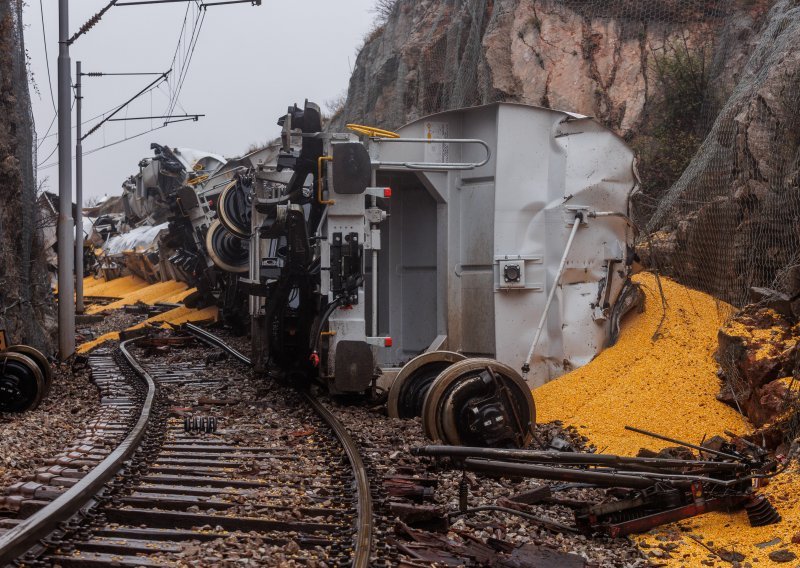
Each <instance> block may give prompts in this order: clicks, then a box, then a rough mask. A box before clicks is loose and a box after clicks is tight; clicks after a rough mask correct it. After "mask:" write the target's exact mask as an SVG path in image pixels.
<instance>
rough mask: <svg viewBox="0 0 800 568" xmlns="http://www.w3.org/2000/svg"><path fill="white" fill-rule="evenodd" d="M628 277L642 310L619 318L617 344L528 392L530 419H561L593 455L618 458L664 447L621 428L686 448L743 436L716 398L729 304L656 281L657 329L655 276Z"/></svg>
mask: <svg viewBox="0 0 800 568" xmlns="http://www.w3.org/2000/svg"><path fill="white" fill-rule="evenodd" d="M634 280H635V281H636V282H638V283H639V284H641V285H642V288H643V290H644V292H645V295H646V300H645V310H644V312H643V313H632V314H629V315H628V316H627V317H626V319H625V320H624V321H623V324H622V332H621V334H620V338H619V341H618V342H617V344H616V345H614V346H613V347H610V348H608V349H606V350H604V351H603V352H601V353H600V354H599V355H598V356H597V357H596V358H595V359H594V360H593V361H592V362H590V363H589V364H588V365H585V366H583V367H581V368H580V369H577V370H575V371H572V372H571V373H569V374H567V375H565V376H563V377H561V378H559V379H556V380H555V381H552V382H550V383H547V384H546V385H544V386H542V387H540V388H538V389H536V390H535V391H534V393H533V397H534V400H535V401H536V411H537V420H538V421H540V422H548V421H551V420H562V421H564V422H565V423H566V424H571V425H573V426H576V427H577V428H578V429H579V431H580V432H581V433H582V434H584V435H586V436H588V437H589V439H590V440H591V441H592V442H593V443H594V444H595V445H596V446H597V448H598V449H599V450H602V451H604V452H607V453H616V454H624V455H635V454H636V453H637V452H638V451H639V449H640V448H648V449H651V450H658V449H660V448H662V447H664V445H665V444H664V443H663V442H661V441H659V440H654V439H651V438H647V437H645V436H641V435H638V434H634V433H632V432H628V431H626V430H624V426H625V425H631V426H637V427H639V428H644V429H647V430H652V431H655V432H658V433H659V434H663V435H666V436H670V437H673V438H679V439H682V440H686V441H688V442H693V443H699V442H700V441H701V440H702V439H703V437H704V436H706V437H711V436H713V435H715V434H722V433H723V431H724V430H730V431H732V432H735V433H737V434H738V433H744V432H747V431H748V423H747V421H746V419H745V418H744V417H742V416H741V415H740V414H739V413H737V412H736V411H734V410H733V409H732V408H730V407H728V406H726V405H724V404H722V403H721V402H718V401H717V400H716V398H715V396H716V394H717V393H718V392H719V388H720V381H719V379H718V378H717V375H716V371H717V364H716V363H715V361H714V358H713V355H714V351H715V350H716V347H717V330H718V329H719V327H720V325H721V324H722V323H723V322H724V320H725V318H726V317H727V316H728V315H729V314H730V312H731V308H730V306H728V305H727V304H721V303H719V302H718V301H717V300H715V299H714V298H712V297H711V296H709V295H707V294H704V293H702V292H698V291H696V290H691V289H689V288H686V287H684V286H681V285H680V284H678V283H677V282H674V281H672V280H669V279H667V278H663V277H662V278H661V284H662V287H663V290H664V295H665V298H666V304H667V306H666V315H665V318H664V321H663V322H662V323H661V327H660V328H659V322H661V318H662V313H663V312H662V307H661V298H660V296H659V293H658V285H657V282H656V279H655V276H654V275H652V274H649V273H643V274H639V275H637V276H636V277H635V278H634ZM656 330H659V337H658V338H657V339H656V340H653V334H654V333H655V332H656Z"/></svg>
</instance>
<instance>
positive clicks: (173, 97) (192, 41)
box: [37, 0, 205, 169]
mask: <svg viewBox="0 0 800 568" xmlns="http://www.w3.org/2000/svg"><path fill="white" fill-rule="evenodd" d="M39 2H40V7H41V6H42V4H43V0H39ZM115 3H116V2H109V5H108V6H107V7H106V8H105V9H104V10H103V12H105V10H107V9H108V8H110V7H111V6H113V5H114V4H115ZM193 4H194V5H195V7H196V9H197V12H196V14H195V17H194V22H193V24H192V32H191V35H190V37H189V41H188V43H186V42H185V36H186V28H187V23H188V21H189V10H190V8H191V6H192V5H193ZM204 20H205V10H202V3H201V2H199V1H198V0H195V1H194V2H193V3H192V2H189V3H187V5H186V11H185V12H184V19H183V24H182V26H181V31H180V32H179V37H178V42H177V44H176V46H175V52H174V53H173V56H172V62H171V64H170V69H169V71H168V72H167V74H168V75H167V76H169V74H171V72H172V71H173V70H174V68H175V62H176V61H178V54H179V53H181V46H182V45H185V54H184V55H183V57H182V58H181V59H182V61H181V64H180V71H179V73H178V80H177V81H176V82H175V88H174V90H173V89H172V84H171V82H170V81H168V80H163V81H160V82H158V83H157V84H155V85H151V86H148V87H147V88H146V89H145V90H143V91H142V92H140V93H139V94H138V95H137V96H136V97H135V98H138V97H139V96H141V95H144V94H146V93H148V92H150V93H151V96H152V91H153V90H154V89H156V88H158V89H159V90H161V89H160V86H161V82H166V83H167V86H168V87H169V90H170V93H169V94H165V96H167V98H168V103H167V109H168V110H167V112H165V114H172V112H174V109H175V106H176V105H177V106H179V107H181V108H183V105H181V104H180V101H179V100H178V97H179V96H180V92H181V90H182V88H183V84H184V82H185V80H186V76H187V75H188V72H189V67H190V65H191V61H192V58H193V56H194V52H195V48H196V47H197V41H198V39H199V37H200V31H201V30H202V27H203V22H204ZM42 34H43V36H44V13H43V12H42ZM45 54H47V48H46V41H45ZM47 67H48V77H47V78H48V82H49V84H50V97H51V102H52V103H53V108H54V109H56V105H55V97H54V95H53V91H52V80H51V78H50V73H49V59H48V61H47ZM162 94H164V93H163V92H162ZM135 98H134V99H131V100H129V101H127V102H125V103H122V104H120V105H117V106H115V107H113V108H111V109H109V110H107V111H105V112H103V113H101V114H98V115H95V116H93V117H92V118H89V119H87V120H85V121H81V125H85V124H87V123H89V122H92V121H93V120H96V119H98V118H101V117H102V118H104V119H105V118H106V117H107V116H109V115H113V114H116V113H118V112H119V111H120V110H122V109H123V108H125V107H127V106H128V105H129V104H130V103H131V102H133V100H135ZM74 106H75V99H74V98H73V101H72V107H74ZM57 117H58V114H56V115H55V116H54V117H53V120H52V121H51V123H50V126H49V127H48V129H47V131H46V133H45V136H43V137H42V138H40V139H39V145H38V146H37V150H38V149H39V148H41V146H42V144H43V143H44V141H45V140H46V139H47V138H51V137H53V136H56V135H57V134H58V133H57V132H56V133H52V134H51V133H50V130H51V128H52V126H53V124H54V123H55V119H56V118H57ZM104 122H105V120H104ZM169 124H172V122H166V123H164V124H162V125H160V126H157V127H154V128H150V129H148V130H145V131H143V132H140V133H138V134H133V135H131V136H125V137H123V138H122V139H120V140H116V141H114V142H109V143H107V144H103V145H102V146H98V147H97V148H93V149H90V150H87V151H85V152H83V155H84V156H87V155H90V154H93V153H94V152H98V151H100V150H103V149H104V148H108V147H111V146H115V145H117V144H121V143H123V142H126V141H128V140H132V139H134V138H138V137H140V136H144V135H145V134H149V133H150V132H153V131H155V130H160V129H162V128H165V127H166V126H168V125H169ZM98 126H99V125H98ZM76 127H77V126H73V127H72V128H73V129H75V128H76ZM90 132H93V130H92V131H90ZM87 136H88V134H87ZM57 150H58V144H56V145H55V147H54V148H53V151H52V152H50V154H48V155H47V157H46V158H45V159H44V160H42V161H41V164H42V165H38V166H37V169H46V168H50V167H54V166H56V165H58V162H57V161H56V162H51V163H46V162H47V160H48V159H50V158H51V157H52V156H53V154H55V152H56V151H57Z"/></svg>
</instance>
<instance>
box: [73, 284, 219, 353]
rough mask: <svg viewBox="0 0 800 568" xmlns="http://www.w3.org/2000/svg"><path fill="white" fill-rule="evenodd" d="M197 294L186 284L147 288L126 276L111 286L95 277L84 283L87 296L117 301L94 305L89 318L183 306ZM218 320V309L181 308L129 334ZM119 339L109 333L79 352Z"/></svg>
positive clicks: (158, 316) (137, 327)
mask: <svg viewBox="0 0 800 568" xmlns="http://www.w3.org/2000/svg"><path fill="white" fill-rule="evenodd" d="M196 290H197V289H196V288H187V286H186V284H185V283H184V282H177V281H175V280H168V281H166V282H156V283H155V284H148V283H147V282H145V281H144V280H142V279H141V278H138V277H136V276H124V277H122V278H117V279H115V280H111V281H110V282H105V281H104V280H102V279H99V280H95V279H94V278H92V277H88V278H86V279H85V280H84V294H85V295H86V296H96V297H106V298H118V299H117V300H115V301H114V302H111V303H110V304H106V305H100V304H95V305H92V306H89V307H88V308H87V310H86V312H87V313H89V314H96V313H102V312H110V311H112V310H115V309H119V308H122V307H123V306H129V305H133V304H136V303H144V304H148V305H153V304H156V303H158V302H165V303H169V304H173V303H180V302H182V301H183V300H184V299H185V298H186V297H187V296H188V295H189V294H192V293H193V292H195V291H196ZM216 320H217V308H216V306H210V307H208V308H203V309H200V310H196V309H191V308H187V307H184V306H180V307H177V308H174V309H172V310H169V311H167V312H164V313H162V314H158V315H156V316H153V317H151V318H149V319H147V320H145V321H143V322H140V323H138V324H136V325H134V326H132V327H130V328H128V330H133V329H139V328H142V327H144V326H147V325H159V324H161V325H167V324H172V325H178V324H181V323H185V322H187V321H190V322H198V321H216ZM116 339H119V332H117V331H113V332H109V333H106V334H103V335H101V336H100V337H97V338H95V339H93V340H91V341H87V342H86V343H83V344H81V345H80V346H79V347H78V349H77V352H78V353H87V352H89V351H91V350H92V349H94V348H95V347H97V346H98V345H100V344H102V343H105V342H106V341H111V340H116Z"/></svg>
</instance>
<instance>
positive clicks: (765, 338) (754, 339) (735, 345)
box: [716, 297, 800, 426]
mask: <svg viewBox="0 0 800 568" xmlns="http://www.w3.org/2000/svg"><path fill="white" fill-rule="evenodd" d="M780 302H782V300H781V299H780V298H775V297H771V298H767V299H765V300H762V301H760V302H758V303H754V304H749V305H748V306H746V307H745V308H744V309H743V310H741V311H740V312H739V313H737V314H736V315H735V316H734V317H733V318H731V320H730V321H728V322H727V323H726V324H725V325H724V326H723V327H722V328H721V329H720V330H719V335H718V338H719V349H718V350H717V353H716V359H717V362H718V363H719V364H720V369H721V371H720V374H721V376H722V379H723V386H722V389H721V390H720V394H719V396H718V398H719V400H721V401H722V402H725V403H727V404H729V405H731V406H733V407H734V408H736V409H737V410H739V411H740V412H742V413H743V414H744V415H745V416H747V417H748V418H749V419H750V421H751V422H752V423H753V424H754V425H755V426H762V425H764V424H766V423H769V422H772V421H774V420H775V419H776V418H778V417H780V416H781V414H783V413H786V412H787V411H789V410H790V409H793V408H794V406H793V405H794V403H795V402H796V401H797V392H798V387H800V385H799V384H796V383H795V381H793V380H792V376H793V375H796V374H797V373H798V372H799V371H800V369H798V368H797V356H798V337H800V324H798V322H797V320H796V318H795V317H794V316H793V314H792V312H791V310H782V309H781V308H780V306H779V305H778V303H780ZM776 308H777V309H776Z"/></svg>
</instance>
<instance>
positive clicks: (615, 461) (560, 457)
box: [412, 445, 750, 472]
mask: <svg viewBox="0 0 800 568" xmlns="http://www.w3.org/2000/svg"><path fill="white" fill-rule="evenodd" d="M412 453H413V454H415V455H418V456H434V457H452V458H487V459H497V460H516V461H520V462H528V463H531V462H532V463H549V464H557V465H606V466H623V467H629V466H632V465H643V466H649V467H665V468H694V467H707V468H711V469H717V470H720V471H723V470H724V471H742V472H746V471H750V468H749V467H748V466H747V465H746V464H743V463H741V462H722V461H720V462H714V461H694V460H680V459H674V458H673V459H671V458H640V457H629V456H617V455H613V454H591V453H583V452H558V451H539V450H520V449H504V448H472V447H467V446H437V445H430V446H422V447H420V448H414V449H413V450H412Z"/></svg>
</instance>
